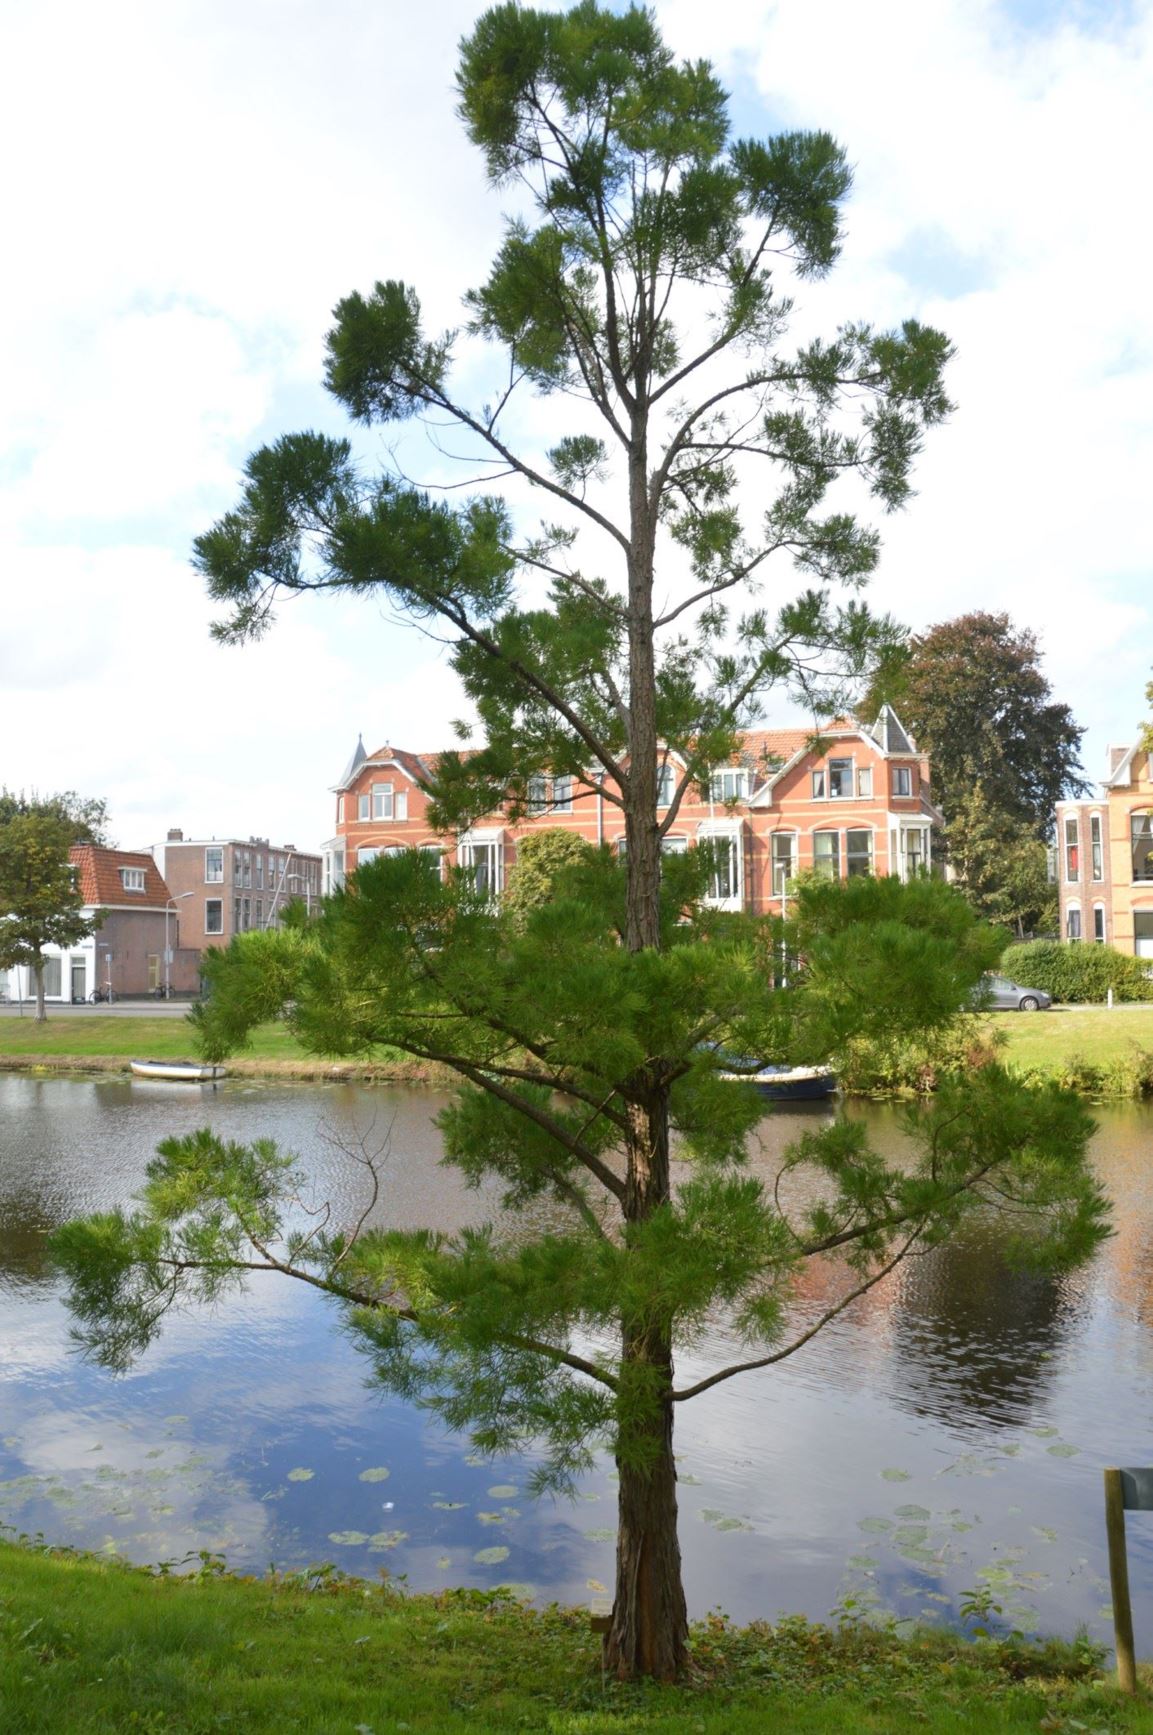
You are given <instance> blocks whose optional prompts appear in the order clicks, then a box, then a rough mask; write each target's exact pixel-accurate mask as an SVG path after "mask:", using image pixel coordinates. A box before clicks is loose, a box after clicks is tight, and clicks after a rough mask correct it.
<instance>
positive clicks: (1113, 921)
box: [1057, 743, 1153, 958]
mask: <svg viewBox="0 0 1153 1735" xmlns="http://www.w3.org/2000/svg"><path fill="white" fill-rule="evenodd" d="M1100 790H1101V793H1100V795H1099V796H1098V798H1097V799H1096V800H1089V801H1062V802H1060V803H1059V804H1058V807H1057V886H1058V893H1059V897H1060V905H1061V933H1062V935H1063V936H1064V938H1065V939H1066V940H1089V941H1093V942H1096V943H1097V944H1099V945H1110V946H1115V947H1116V948H1117V950H1118V951H1119V952H1128V953H1130V954H1132V955H1134V956H1135V957H1138V958H1153V756H1151V755H1150V754H1149V753H1148V752H1147V751H1146V750H1145V749H1144V748H1143V747H1142V746H1141V745H1140V744H1139V743H1135V744H1134V745H1133V746H1132V747H1111V748H1110V749H1109V770H1108V774H1107V776H1106V777H1105V779H1104V781H1103V783H1102V784H1101V785H1100Z"/></svg>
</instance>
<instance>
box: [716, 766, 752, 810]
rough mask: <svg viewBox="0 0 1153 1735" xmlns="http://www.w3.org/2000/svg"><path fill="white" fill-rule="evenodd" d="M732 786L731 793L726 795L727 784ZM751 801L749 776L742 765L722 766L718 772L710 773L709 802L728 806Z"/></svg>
mask: <svg viewBox="0 0 1153 1735" xmlns="http://www.w3.org/2000/svg"><path fill="white" fill-rule="evenodd" d="M726 783H729V784H730V785H731V789H730V792H729V793H728V794H726V793H725V784H726ZM748 799H749V774H748V772H747V771H746V770H745V769H744V767H743V766H741V765H722V766H721V767H720V768H719V769H718V770H716V771H710V772H709V800H710V801H713V802H715V803H716V804H717V806H718V807H720V806H727V805H728V803H729V802H730V801H747V800H748Z"/></svg>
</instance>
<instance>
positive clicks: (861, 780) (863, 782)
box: [857, 765, 873, 796]
mask: <svg viewBox="0 0 1153 1735" xmlns="http://www.w3.org/2000/svg"><path fill="white" fill-rule="evenodd" d="M872 793H873V767H872V766H871V765H862V766H861V769H860V770H859V771H858V772H857V794H858V795H863V796H871V795H872Z"/></svg>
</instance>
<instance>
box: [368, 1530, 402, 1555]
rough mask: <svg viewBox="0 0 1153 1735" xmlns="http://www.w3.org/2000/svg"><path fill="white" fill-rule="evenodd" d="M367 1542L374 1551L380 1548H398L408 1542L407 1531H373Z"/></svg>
mask: <svg viewBox="0 0 1153 1735" xmlns="http://www.w3.org/2000/svg"><path fill="white" fill-rule="evenodd" d="M368 1540H369V1542H371V1544H372V1546H373V1550H374V1551H376V1550H378V1549H382V1548H399V1547H400V1545H401V1543H402V1542H407V1541H408V1531H407V1530H374V1531H373V1533H372V1535H371V1536H370V1537H369V1539H368Z"/></svg>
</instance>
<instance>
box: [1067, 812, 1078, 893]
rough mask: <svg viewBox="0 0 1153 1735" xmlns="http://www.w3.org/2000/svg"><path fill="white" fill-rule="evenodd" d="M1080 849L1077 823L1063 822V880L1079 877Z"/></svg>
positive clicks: (1071, 821) (1072, 821)
mask: <svg viewBox="0 0 1153 1735" xmlns="http://www.w3.org/2000/svg"><path fill="white" fill-rule="evenodd" d="M1080 856H1081V847H1080V843H1079V841H1078V837H1077V821H1076V820H1075V819H1067V820H1066V821H1065V878H1066V879H1067V880H1069V881H1073V880H1077V879H1079V878H1080V877H1081V861H1080Z"/></svg>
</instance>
